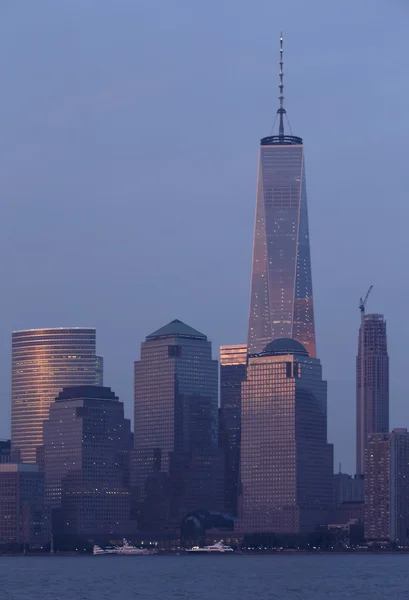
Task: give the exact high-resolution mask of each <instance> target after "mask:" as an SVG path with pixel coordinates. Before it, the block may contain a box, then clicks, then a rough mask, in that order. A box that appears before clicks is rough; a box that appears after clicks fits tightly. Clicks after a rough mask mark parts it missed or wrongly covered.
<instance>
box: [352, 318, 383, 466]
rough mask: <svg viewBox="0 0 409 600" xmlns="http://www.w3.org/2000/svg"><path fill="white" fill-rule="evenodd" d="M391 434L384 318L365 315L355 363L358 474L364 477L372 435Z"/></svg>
mask: <svg viewBox="0 0 409 600" xmlns="http://www.w3.org/2000/svg"><path fill="white" fill-rule="evenodd" d="M388 431H389V357H388V347H387V338H386V321H385V319H384V317H383V315H377V314H369V315H365V316H364V318H363V321H362V325H361V327H360V329H359V341H358V355H357V360H356V453H357V456H356V471H357V473H358V474H360V475H362V474H364V463H365V445H366V441H367V439H368V435H369V434H371V433H386V432H388Z"/></svg>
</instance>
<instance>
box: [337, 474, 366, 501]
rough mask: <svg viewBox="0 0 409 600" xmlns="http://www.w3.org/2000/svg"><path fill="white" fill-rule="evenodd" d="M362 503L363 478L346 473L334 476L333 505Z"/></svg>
mask: <svg viewBox="0 0 409 600" xmlns="http://www.w3.org/2000/svg"><path fill="white" fill-rule="evenodd" d="M363 501H364V478H363V477H362V476H361V475H355V476H354V477H353V476H352V475H348V473H335V474H334V504H342V502H363Z"/></svg>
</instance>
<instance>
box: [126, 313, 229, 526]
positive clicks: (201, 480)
mask: <svg viewBox="0 0 409 600" xmlns="http://www.w3.org/2000/svg"><path fill="white" fill-rule="evenodd" d="M134 414H135V419H134V424H135V425H134V429H135V431H134V449H135V451H134V465H135V466H134V474H133V477H134V479H133V481H134V485H135V487H136V488H137V490H138V497H139V501H140V502H144V503H145V507H148V509H149V512H150V516H151V517H152V515H153V513H154V510H155V508H154V506H153V504H154V503H153V502H149V491H150V490H151V489H152V486H154V485H155V486H156V488H155V489H158V485H159V482H160V485H159V487H160V488H161V489H165V488H166V484H164V479H163V477H159V473H162V474H165V475H166V476H168V477H169V478H170V480H171V481H170V482H169V484H168V485H170V486H171V487H172V493H171V499H170V502H171V504H172V507H171V508H169V510H172V514H173V516H174V517H175V519H177V522H178V524H179V519H180V515H181V514H183V513H184V512H185V510H187V507H189V508H190V507H191V506H192V504H193V503H196V502H197V503H199V506H200V508H220V502H221V503H222V501H223V461H222V457H221V453H220V451H219V448H218V363H217V361H215V360H213V359H212V348H211V343H210V342H209V341H208V340H207V337H206V336H205V335H203V334H202V333H200V332H199V331H197V330H195V329H193V328H191V327H189V326H187V325H185V324H184V323H182V322H181V321H178V320H175V321H173V322H172V323H169V324H168V325H166V326H165V327H162V328H161V329H159V330H158V331H156V332H154V333H153V334H151V335H149V336H148V337H147V338H146V341H145V342H143V343H142V348H141V360H139V361H137V362H136V363H135V413H134ZM211 481H212V482H213V483H214V482H215V481H217V482H219V483H218V485H217V486H216V488H217V490H216V491H215V492H214V494H209V482H211ZM219 484H220V485H219ZM212 485H213V484H212ZM189 490H190V491H191V495H190V497H189V494H190V492H189ZM200 490H201V492H200ZM199 492H200V493H199ZM193 495H194V502H193ZM211 496H212V497H211ZM220 498H221V501H220ZM155 502H156V503H161V502H162V504H163V499H162V500H161V499H160V498H157V497H156V498H155ZM212 505H217V506H212ZM195 508H197V506H196V507H195ZM163 510H165V509H163ZM149 520H150V521H151V523H150V525H151V526H156V525H157V523H153V524H152V520H153V517H152V518H151V519H150V518H149V517H148V518H147V521H149Z"/></svg>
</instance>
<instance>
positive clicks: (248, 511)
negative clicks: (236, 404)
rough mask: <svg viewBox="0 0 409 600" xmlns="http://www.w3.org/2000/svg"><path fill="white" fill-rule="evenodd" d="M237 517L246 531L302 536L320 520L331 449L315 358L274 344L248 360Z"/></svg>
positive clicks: (329, 495)
mask: <svg viewBox="0 0 409 600" xmlns="http://www.w3.org/2000/svg"><path fill="white" fill-rule="evenodd" d="M241 485H242V499H241V519H240V528H241V529H242V530H244V531H245V532H246V533H254V532H274V533H303V532H308V531H312V530H313V529H314V528H315V526H316V525H318V524H323V523H326V522H327V519H328V509H329V507H330V505H331V504H332V501H333V448H332V445H331V444H328V442H327V385H326V382H325V381H323V379H322V369H321V364H320V361H319V360H318V359H317V358H311V357H310V356H308V352H307V351H306V349H305V348H304V346H302V344H300V343H299V342H297V341H295V340H290V339H277V340H275V341H273V342H271V343H270V344H268V345H267V346H266V348H265V350H264V352H262V353H260V354H256V355H249V358H248V365H247V379H246V381H245V382H244V383H243V384H242V434H241Z"/></svg>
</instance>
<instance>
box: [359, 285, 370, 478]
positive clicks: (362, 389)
mask: <svg viewBox="0 0 409 600" xmlns="http://www.w3.org/2000/svg"><path fill="white" fill-rule="evenodd" d="M372 289H373V285H371V286H370V288H369V290H368V291H367V292H366V296H365V298H362V297H361V298H360V299H359V310H360V312H361V330H360V334H359V339H360V349H359V350H360V351H359V354H360V362H361V364H360V367H361V373H360V375H361V376H360V380H361V381H360V384H361V386H360V390H359V391H360V407H359V408H360V411H359V412H360V421H361V423H360V446H361V447H360V448H359V456H358V460H357V474H358V475H363V473H364V449H365V443H366V440H365V437H366V435H365V339H364V338H365V335H364V322H365V307H366V303H367V301H368V298H369V295H370V293H371V292H372Z"/></svg>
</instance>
